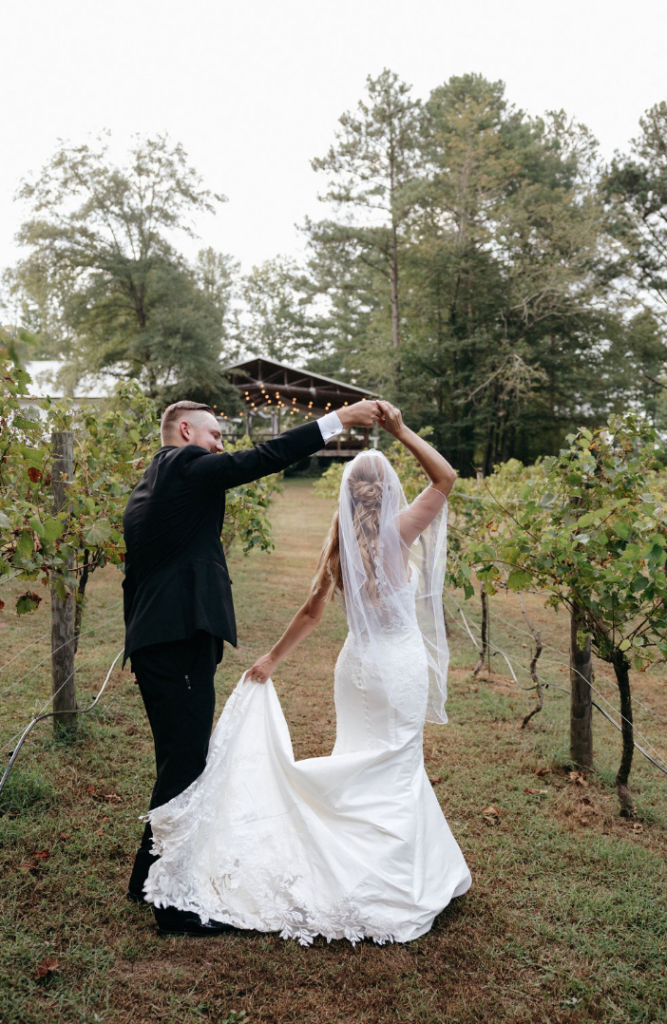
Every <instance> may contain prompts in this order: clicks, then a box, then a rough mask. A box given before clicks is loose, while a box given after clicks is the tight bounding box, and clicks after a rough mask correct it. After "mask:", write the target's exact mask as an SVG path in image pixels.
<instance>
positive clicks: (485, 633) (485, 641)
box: [472, 583, 491, 676]
mask: <svg viewBox="0 0 667 1024" xmlns="http://www.w3.org/2000/svg"><path fill="white" fill-rule="evenodd" d="M479 593H480V597H481V599H482V649H481V651H480V652H479V661H478V662H477V664H476V665H475V667H474V669H473V671H472V674H473V675H474V676H476V675H478V674H479V673H480V672H481V670H482V669H483V667H484V659H485V658H487V660H488V671H489V674H490V673H491V657H490V655H489V599H488V597H487V596H486V587H485V586H484V584H483V583H482V586H481V587H480V591H479Z"/></svg>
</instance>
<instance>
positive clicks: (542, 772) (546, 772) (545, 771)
mask: <svg viewBox="0 0 667 1024" xmlns="http://www.w3.org/2000/svg"><path fill="white" fill-rule="evenodd" d="M535 774H536V775H539V776H542V775H551V768H538V769H537V771H536V772H535Z"/></svg>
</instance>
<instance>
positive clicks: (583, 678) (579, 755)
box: [570, 605, 593, 768]
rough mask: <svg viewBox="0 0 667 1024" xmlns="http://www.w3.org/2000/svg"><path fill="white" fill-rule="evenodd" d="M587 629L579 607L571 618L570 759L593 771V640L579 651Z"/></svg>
mask: <svg viewBox="0 0 667 1024" xmlns="http://www.w3.org/2000/svg"><path fill="white" fill-rule="evenodd" d="M583 628H584V617H583V614H582V611H581V609H580V608H579V607H578V606H576V605H575V606H574V607H573V608H572V614H571V617H570V757H571V758H572V760H573V762H574V763H575V764H577V765H579V767H580V768H592V767H593V703H592V699H593V695H592V691H591V682H592V681H593V662H592V659H591V638H590V637H586V642H585V643H584V646H583V648H582V647H579V643H578V640H577V632H578V631H579V630H581V629H583Z"/></svg>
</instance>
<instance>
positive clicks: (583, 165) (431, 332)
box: [400, 75, 612, 475]
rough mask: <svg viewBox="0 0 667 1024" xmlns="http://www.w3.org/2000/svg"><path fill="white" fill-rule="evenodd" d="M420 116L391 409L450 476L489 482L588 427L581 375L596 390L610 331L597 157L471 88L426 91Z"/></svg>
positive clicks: (454, 84)
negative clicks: (421, 436) (415, 196)
mask: <svg viewBox="0 0 667 1024" xmlns="http://www.w3.org/2000/svg"><path fill="white" fill-rule="evenodd" d="M426 115H427V116H426V120H425V128H426V145H425V162H426V161H427V165H428V167H429V168H430V171H429V173H430V182H429V188H428V192H427V194H426V196H425V198H424V200H423V201H422V203H420V205H419V207H418V208H417V211H416V212H415V216H414V218H413V222H414V223H413V233H412V237H413V239H414V245H413V246H412V247H411V248H410V250H409V259H408V261H407V266H406V271H405V274H404V280H406V281H407V291H406V294H407V296H408V299H407V302H406V305H405V312H406V316H407V318H408V322H409V323H410V332H409V334H410V344H409V345H408V346H406V347H407V351H406V356H405V360H404V388H403V393H402V395H401V396H400V397H401V399H403V398H404V397H405V398H406V399H407V402H408V403H410V404H411V405H412V406H413V407H414V412H412V410H411V409H410V410H409V414H410V413H411V414H412V415H419V412H418V409H420V408H421V409H422V410H423V412H422V413H421V415H423V416H424V417H425V418H426V421H427V422H430V423H432V424H433V426H434V427H435V431H436V433H435V440H436V444H437V446H438V447H441V448H443V449H446V450H447V451H448V452H451V453H452V458H453V460H454V462H455V464H456V466H457V468H458V469H459V471H460V472H461V473H462V474H464V475H469V474H470V473H471V472H472V471H473V465H476V466H477V467H480V468H481V469H482V470H483V471H484V472H485V473H489V472H490V471H491V468H492V466H493V465H494V464H495V463H497V462H504V461H506V460H507V459H508V458H511V457H515V458H519V459H521V460H522V461H530V460H532V459H533V458H535V457H536V455H538V454H539V453H540V452H544V451H545V450H546V451H549V450H552V451H553V450H554V448H555V447H556V446H557V445H558V443H559V441H560V439H561V437H562V433H565V431H566V429H567V428H568V427H571V426H572V423H573V422H575V421H576V419H577V418H581V415H582V413H583V410H584V409H585V410H586V413H585V415H590V413H591V411H592V409H591V393H590V392H591V388H590V386H589V382H588V379H587V377H590V378H592V377H593V374H590V375H589V374H588V373H587V371H588V369H589V368H590V366H591V364H593V365H594V366H596V376H597V378H598V379H600V372H599V364H600V363H601V362H604V358H605V353H606V352H607V348H606V335H607V333H608V330H609V321H610V320H611V319H612V316H611V315H610V314H609V313H607V312H605V314H604V315H603V314H602V310H601V306H600V299H601V297H602V295H603V293H604V282H603V280H602V278H601V275H600V273H599V272H598V263H599V262H600V261H601V257H602V244H603V240H604V220H603V216H602V208H601V204H600V203H599V201H598V200H597V199H596V195H595V189H594V180H595V160H596V156H595V152H596V151H595V143H594V140H592V138H591V136H590V134H589V133H588V132H587V130H586V129H585V128H583V127H581V126H579V125H576V124H572V123H570V122H568V121H567V119H566V118H565V116H564V115H563V114H562V113H557V114H551V115H548V116H547V117H546V118H545V119H540V118H537V119H531V118H528V117H527V116H526V115H525V114H524V113H523V112H521V111H517V110H516V109H514V108H512V107H510V106H509V105H508V103H507V101H506V99H505V95H504V86H503V84H502V83H501V82H488V81H486V80H485V79H483V78H482V77H481V76H477V75H466V76H462V77H460V78H452V79H450V80H449V81H448V82H447V83H445V85H443V86H441V87H439V88H437V89H435V90H434V91H433V93H432V94H431V98H430V100H429V101H428V103H427V104H426ZM602 376H604V375H602ZM600 398H601V399H602V403H604V402H605V401H606V400H608V390H607V392H604V393H603V394H602V395H601V396H600ZM424 399H426V401H424ZM593 399H594V400H595V399H597V401H596V402H595V404H596V405H597V406H598V408H599V404H600V399H598V396H597V395H595V394H594V395H593ZM404 404H405V402H404ZM434 406H435V408H434ZM593 408H595V406H594V407H593ZM607 411H608V406H606V405H603V412H604V414H606V413H607ZM561 432H562V433H561ZM559 434H560V436H559Z"/></svg>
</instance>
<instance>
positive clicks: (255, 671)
mask: <svg viewBox="0 0 667 1024" xmlns="http://www.w3.org/2000/svg"><path fill="white" fill-rule="evenodd" d="M326 603H327V602H326V597H325V590H324V588H320V589H319V590H315V591H311V593H310V594H309V596H308V600H307V601H306V603H305V604H303V605H302V606H301V608H299V610H298V612H297V613H296V615H295V616H294V618H293V619H292V621H291V622H290V624H289V626H288V627H287V629H286V630H285V632H284V633H283V635H282V636H281V638H280V640H278V642H277V643H275V644H274V645H273V647H272V648H271V650H270V651H269V652H268V654H263V655H262V657H261V658H258V659H257V661H256V662H255V664H254V665H253V666H252V668H249V669H248V671H247V673H246V680H249V681H250V682H253V683H265V682H266V680H267V679H269V678H270V677H271V674H272V673H273V672H275V670H276V666H277V665H279V664H280V662H281V661H282V660H283V658H286V657H287V655H288V654H289V653H290V651H292V650H294V648H295V647H297V646H298V645H299V644H300V643H301V641H302V640H305V638H306V637H307V636H308V635H309V634H310V633H312V631H313V630H314V629H315V626H316V625H317V624H318V622H319V621H320V619H321V618H322V613H323V611H324V608H325V605H326Z"/></svg>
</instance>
